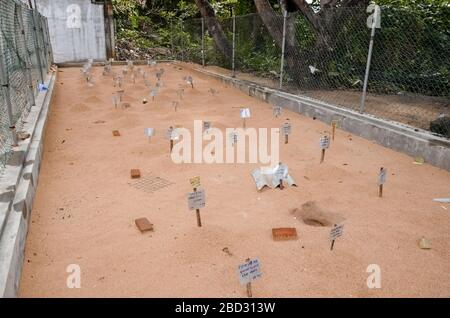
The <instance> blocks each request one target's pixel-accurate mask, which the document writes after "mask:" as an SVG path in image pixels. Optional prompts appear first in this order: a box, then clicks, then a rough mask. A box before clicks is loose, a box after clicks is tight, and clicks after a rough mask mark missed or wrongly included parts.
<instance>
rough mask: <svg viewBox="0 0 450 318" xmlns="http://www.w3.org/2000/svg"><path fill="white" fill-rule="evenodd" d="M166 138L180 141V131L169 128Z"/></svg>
mask: <svg viewBox="0 0 450 318" xmlns="http://www.w3.org/2000/svg"><path fill="white" fill-rule="evenodd" d="M166 138H167V139H169V140H178V139H179V138H180V136H179V134H178V131H177V130H176V129H173V128H169V129H167V131H166Z"/></svg>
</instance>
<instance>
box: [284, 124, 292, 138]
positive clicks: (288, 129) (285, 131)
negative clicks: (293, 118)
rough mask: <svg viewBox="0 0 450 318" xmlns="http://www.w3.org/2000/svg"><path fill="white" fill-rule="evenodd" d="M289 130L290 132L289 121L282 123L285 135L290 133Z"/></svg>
mask: <svg viewBox="0 0 450 318" xmlns="http://www.w3.org/2000/svg"><path fill="white" fill-rule="evenodd" d="M291 132H292V127H291V123H284V125H283V133H284V134H285V135H290V134H291Z"/></svg>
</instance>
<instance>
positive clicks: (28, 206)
mask: <svg viewBox="0 0 450 318" xmlns="http://www.w3.org/2000/svg"><path fill="white" fill-rule="evenodd" d="M55 78H56V73H55V74H51V75H49V76H48V77H47V80H46V83H45V84H46V85H47V87H48V90H46V91H43V92H40V93H39V94H38V96H37V97H36V105H35V106H33V107H32V108H31V111H30V113H29V114H28V117H27V119H26V124H25V125H24V127H23V130H24V131H25V132H27V133H29V134H30V138H28V139H26V140H24V141H20V142H19V145H18V146H17V147H14V149H13V151H14V153H13V155H12V157H11V159H10V160H9V161H8V163H7V165H6V168H5V173H4V175H3V176H2V178H1V180H0V260H1V261H0V297H15V296H16V294H17V290H18V288H19V282H20V276H21V273H22V265H23V255H24V249H25V241H26V236H27V232H28V225H29V221H30V214H31V211H32V207H33V200H34V195H35V192H36V188H37V183H38V178H39V170H40V166H41V159H42V148H43V139H44V133H45V127H46V123H47V115H48V109H49V105H50V102H51V98H52V93H53V87H54V83H55Z"/></svg>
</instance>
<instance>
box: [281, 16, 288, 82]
mask: <svg viewBox="0 0 450 318" xmlns="http://www.w3.org/2000/svg"><path fill="white" fill-rule="evenodd" d="M287 15H288V12H287V10H283V41H282V44H281V63H280V90H281V89H282V88H283V76H284V53H285V52H284V51H285V47H286V19H287Z"/></svg>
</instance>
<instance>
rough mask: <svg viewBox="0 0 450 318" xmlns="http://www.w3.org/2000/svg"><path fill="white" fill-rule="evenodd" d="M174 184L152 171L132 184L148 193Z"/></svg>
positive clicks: (131, 184)
mask: <svg viewBox="0 0 450 318" xmlns="http://www.w3.org/2000/svg"><path fill="white" fill-rule="evenodd" d="M172 184H174V183H173V182H170V181H168V180H166V179H164V178H161V177H158V176H155V175H154V174H152V173H151V172H150V173H149V174H147V175H144V176H143V177H141V178H139V179H137V180H136V181H133V182H131V183H130V186H132V187H133V188H136V189H138V190H142V191H144V192H147V193H154V192H156V191H158V190H161V189H164V188H167V187H169V186H170V185H172Z"/></svg>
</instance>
